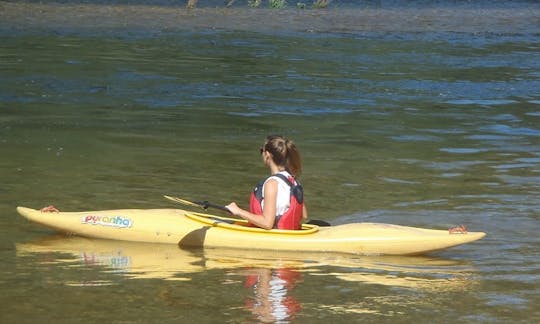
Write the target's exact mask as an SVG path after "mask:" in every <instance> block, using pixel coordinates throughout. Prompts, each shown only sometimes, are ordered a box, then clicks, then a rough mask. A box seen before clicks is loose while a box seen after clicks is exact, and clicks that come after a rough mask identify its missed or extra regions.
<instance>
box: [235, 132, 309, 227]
mask: <svg viewBox="0 0 540 324" xmlns="http://www.w3.org/2000/svg"><path fill="white" fill-rule="evenodd" d="M260 152H261V156H262V159H263V162H264V164H265V165H266V166H267V167H268V168H269V170H270V174H271V175H270V176H269V177H268V178H266V179H263V180H262V181H261V182H259V184H257V186H256V187H255V189H254V190H253V192H252V194H251V199H250V204H249V211H248V210H245V209H242V208H240V207H238V205H237V204H236V203H235V202H232V203H230V204H229V205H227V206H226V207H227V208H228V209H229V210H230V211H231V213H232V214H233V215H236V216H238V217H241V218H244V219H246V220H248V221H249V223H250V224H251V225H254V226H257V227H261V228H265V229H272V228H279V229H300V228H301V223H302V220H306V219H307V209H306V206H305V204H304V199H303V191H302V186H301V185H300V183H299V182H298V180H297V178H298V176H299V175H300V173H301V172H302V161H301V158H300V153H299V152H298V150H297V148H296V145H295V144H294V142H293V141H291V140H289V139H287V138H285V137H283V136H277V135H272V136H268V137H267V138H266V141H265V142H264V145H263V146H261V148H260Z"/></svg>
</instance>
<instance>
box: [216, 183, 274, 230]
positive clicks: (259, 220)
mask: <svg viewBox="0 0 540 324" xmlns="http://www.w3.org/2000/svg"><path fill="white" fill-rule="evenodd" d="M277 189H278V183H277V180H274V179H269V180H268V181H266V183H265V184H264V208H263V214H262V215H255V214H253V213H250V212H249V211H247V210H245V209H242V208H240V207H238V205H237V204H236V203H234V202H233V203H230V204H229V205H227V206H225V207H227V208H228V209H229V210H230V211H231V213H232V214H233V215H235V216H238V217H242V218H243V219H245V220H248V221H249V222H250V223H252V224H253V225H255V226H258V227H260V228H264V229H272V228H273V227H274V222H275V221H276V203H277Z"/></svg>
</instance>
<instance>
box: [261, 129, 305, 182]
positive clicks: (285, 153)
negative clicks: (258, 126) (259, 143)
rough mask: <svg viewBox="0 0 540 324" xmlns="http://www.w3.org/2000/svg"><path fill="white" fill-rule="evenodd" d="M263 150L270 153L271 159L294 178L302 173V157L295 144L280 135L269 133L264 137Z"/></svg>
mask: <svg viewBox="0 0 540 324" xmlns="http://www.w3.org/2000/svg"><path fill="white" fill-rule="evenodd" d="M262 148H263V150H265V151H268V152H270V154H272V160H273V161H274V163H275V164H276V165H278V166H280V167H284V168H285V170H287V171H288V172H289V173H290V174H292V175H293V176H294V177H295V178H296V177H298V176H300V174H301V173H302V159H301V157H300V153H299V152H298V149H297V148H296V144H294V142H293V141H292V140H289V139H287V138H285V137H283V136H281V135H270V136H268V137H267V138H266V140H265V141H264V145H263V147H262Z"/></svg>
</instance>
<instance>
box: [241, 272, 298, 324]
mask: <svg viewBox="0 0 540 324" xmlns="http://www.w3.org/2000/svg"><path fill="white" fill-rule="evenodd" d="M242 274H243V275H245V277H246V280H245V287H246V288H249V289H251V290H252V292H253V297H252V298H250V299H248V300H246V307H247V309H249V310H250V311H251V313H252V314H253V315H254V316H255V318H256V319H257V320H258V321H261V322H264V323H281V322H283V321H287V320H291V319H293V318H294V315H295V314H296V313H297V312H298V311H300V310H301V309H302V306H301V304H300V302H299V301H298V300H296V299H295V298H294V296H293V295H292V290H293V288H294V287H295V286H296V283H297V282H299V281H301V280H302V273H301V272H299V271H297V270H295V269H291V268H281V269H269V268H252V269H246V270H245V271H243V272H242Z"/></svg>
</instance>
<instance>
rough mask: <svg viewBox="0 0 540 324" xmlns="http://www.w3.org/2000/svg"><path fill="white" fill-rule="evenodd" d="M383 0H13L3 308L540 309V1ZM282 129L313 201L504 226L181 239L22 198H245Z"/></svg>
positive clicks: (286, 316)
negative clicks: (309, 246)
mask: <svg viewBox="0 0 540 324" xmlns="http://www.w3.org/2000/svg"><path fill="white" fill-rule="evenodd" d="M202 2H203V1H201V3H202ZM377 3H378V4H379V5H377ZM377 3H374V2H366V8H367V9H365V10H360V9H358V8H356V9H354V8H353V9H351V8H349V7H347V6H346V5H345V4H344V5H343V6H345V7H346V8H348V9H347V10H343V7H339V6H338V7H336V8H335V9H333V10H328V11H313V10H312V11H308V13H307V14H304V13H302V12H300V13H299V12H298V11H295V10H285V11H281V12H279V11H271V12H269V10H266V11H264V10H265V9H259V11H249V10H247V9H246V10H244V9H242V8H241V6H239V5H237V6H236V9H234V10H237V11H233V12H232V13H233V14H230V13H231V12H223V11H219V10H221V9H219V10H217V9H201V10H198V11H192V12H190V13H186V11H185V10H183V9H182V8H178V7H165V6H164V7H146V6H106V5H102V4H101V5H98V6H94V7H89V6H87V5H78V4H70V5H65V4H64V5H60V4H54V3H53V4H45V5H43V4H33V3H31V2H29V3H19V2H15V3H8V2H5V3H4V2H0V179H1V180H0V231H1V232H0V234H1V235H0V248H1V250H0V253H1V254H2V255H1V256H2V262H1V263H0V273H1V276H0V278H1V279H0V287H1V290H2V292H3V293H2V296H1V297H0V302H1V304H2V305H3V309H2V310H3V311H2V313H1V315H0V320H1V322H3V323H12V322H37V321H55V322H97V321H106V322H112V323H117V322H141V323H142V322H215V323H223V322H235V323H236V322H242V323H244V322H289V321H291V322H298V323H327V322H352V321H366V322H375V321H377V322H392V323H393V322H413V321H415V322H458V321H459V322H469V323H478V322H486V323H487V322H489V323H493V322H500V323H506V322H524V323H525V322H537V321H539V320H540V312H539V311H538V304H539V303H540V283H539V282H540V262H539V261H538V259H539V257H540V239H539V238H538V237H539V236H538V232H539V231H540V224H539V221H540V126H539V125H540V90H539V89H540V38H539V37H540V24H539V20H538V17H539V16H540V14H539V13H540V8H539V6H538V4H535V3H534V2H530V3H529V2H524V3H521V2H513V3H507V2H504V1H497V2H496V5H493V6H492V7H491V6H487V7H485V6H479V7H478V6H476V5H474V6H473V5H471V7H467V5H466V4H464V3H461V2H438V5H433V6H427V7H422V8H421V11H420V12H419V13H418V12H416V14H414V13H413V11H408V10H409V9H408V8H402V7H400V6H399V5H395V3H398V2H392V3H391V4H390V5H388V6H384V4H381V2H377ZM398 4H399V3H398ZM348 5H350V3H349V4H348ZM439 6H440V7H439ZM355 10H356V11H355ZM65 12H71V14H70V15H66V14H65ZM93 12H99V13H100V14H99V15H93ZM37 13H40V14H39V15H38V14H37ZM75 13H76V14H75ZM266 14H267V15H266ZM251 15H256V16H257V17H259V18H261V19H268V21H263V22H261V21H259V20H255V21H254V20H253V19H251V20H250V17H253V16H251ZM231 16H233V17H234V18H235V19H231ZM310 16H311V17H315V18H316V19H315V18H313V19H314V20H311V18H310ZM399 16H401V17H402V18H403V20H397V19H393V18H395V17H399ZM175 17H176V18H175ZM178 17H180V18H182V19H180V18H178ZM186 17H188V18H186ZM189 17H191V18H189ZM209 17H210V18H209ZM264 17H267V18H264ZM268 17H270V18H268ZM287 17H288V18H287ZM291 17H292V18H291ZM459 17H461V18H459ZM470 17H474V19H472V18H470ZM535 17H536V18H535ZM293 18H294V19H293ZM175 19H177V20H175ZM205 19H208V21H210V20H211V21H212V24H209V22H208V21H205ZM236 19H238V20H236ZM279 19H282V20H279ZM317 19H319V20H317ZM456 19H457V20H456ZM276 21H279V23H280V24H281V25H280V26H281V28H275V26H272V28H265V26H267V25H266V24H265V23H266V22H268V24H271V23H277V22H276ZM321 21H322V22H321ZM366 21H373V24H375V22H378V23H379V24H381V22H382V21H385V22H387V23H385V24H384V26H381V27H380V30H378V29H377V27H373V26H375V25H373V24H371V23H370V24H368V23H365V22H366ZM403 21H409V22H411V23H410V24H409V23H407V24H403ZM176 23H177V24H176ZM205 23H206V27H205ZM334 23H335V24H334ZM214 24H215V25H214ZM381 25H382V24H381ZM160 26H161V27H160ZM163 26H164V27H163ZM216 26H217V28H215V27H216ZM331 26H339V28H337V27H336V32H330V31H331V30H332V27H331ZM524 26H526V28H523V27H524ZM270 133H284V134H287V135H289V136H290V137H291V138H293V139H295V140H296V142H297V143H298V145H299V147H300V148H301V151H302V154H303V157H304V163H305V171H304V175H303V177H302V181H303V184H304V187H305V191H306V197H307V203H308V206H309V210H310V214H311V217H312V218H315V219H324V220H327V221H331V222H332V223H334V224H339V223H347V222H361V221H370V222H388V223H395V224H402V225H410V226H419V227H426V228H437V229H445V228H448V227H451V226H454V225H457V224H466V225H467V226H468V227H469V228H470V229H471V230H477V231H485V232H487V233H488V236H487V237H486V238H485V239H483V240H481V241H479V242H476V243H473V244H469V245H465V246H462V247H458V248H454V249H450V250H447V251H445V252H441V253H438V254H435V255H429V256H424V257H365V256H346V255H303V254H302V255H298V254H292V255H284V254H279V253H258V252H251V251H229V250H219V249H218V250H204V251H203V250H194V251H184V250H180V249H179V248H177V247H176V246H159V245H158V246H156V245H146V244H130V243H125V242H109V241H100V240H88V239H84V238H76V237H65V236H57V235H55V234H54V233H53V232H51V231H49V230H47V229H44V228H41V227H39V226H36V225H33V224H30V223H28V222H26V221H25V220H23V219H22V218H20V217H18V216H17V215H16V213H15V207H16V206H17V205H25V206H29V207H35V208H38V207H41V206H45V205H47V204H50V203H53V204H55V205H56V206H58V207H59V208H60V209H62V210H66V211H67V210H88V209H113V208H126V207H135V208H153V207H171V208H174V207H177V206H175V205H174V204H173V203H170V202H168V201H166V200H164V199H163V198H162V195H163V194H174V195H178V196H181V197H185V198H191V199H208V200H211V201H214V202H217V203H223V204H225V203H227V202H229V201H231V200H236V201H238V202H241V203H242V204H244V205H245V204H246V203H247V196H248V192H249V190H250V188H251V186H252V185H253V184H254V183H256V182H257V180H258V179H259V178H261V177H263V176H264V175H265V172H266V170H265V169H264V167H263V166H262V164H261V161H260V157H259V154H258V147H259V146H260V142H261V140H262V139H263V138H264V137H265V136H266V135H267V134H270Z"/></svg>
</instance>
